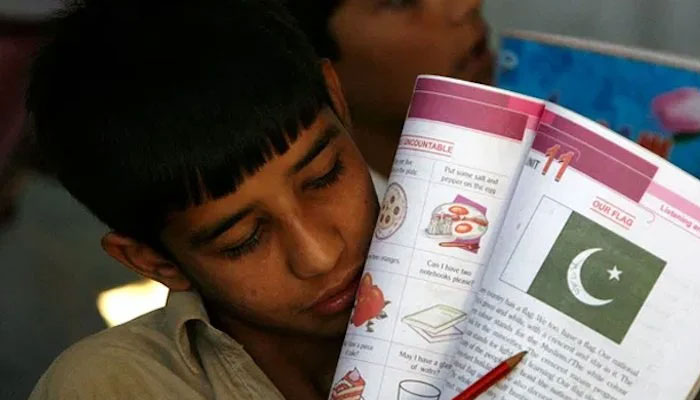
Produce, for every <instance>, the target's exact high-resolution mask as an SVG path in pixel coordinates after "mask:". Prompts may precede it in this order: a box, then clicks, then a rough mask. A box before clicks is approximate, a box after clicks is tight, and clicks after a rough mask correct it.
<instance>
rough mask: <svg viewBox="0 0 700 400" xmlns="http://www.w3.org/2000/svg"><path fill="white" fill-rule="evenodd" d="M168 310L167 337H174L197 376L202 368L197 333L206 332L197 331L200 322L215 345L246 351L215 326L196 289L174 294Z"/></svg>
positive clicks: (166, 315)
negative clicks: (196, 351) (195, 338)
mask: <svg viewBox="0 0 700 400" xmlns="http://www.w3.org/2000/svg"><path fill="white" fill-rule="evenodd" d="M164 311H165V321H164V324H165V329H166V331H167V334H168V336H169V337H171V338H173V340H174V342H175V347H176V348H177V351H178V353H179V354H180V356H181V357H182V358H183V360H184V361H185V363H186V364H187V366H188V368H189V369H190V370H191V371H192V372H193V373H197V371H199V370H200V369H201V368H200V366H199V360H198V357H197V356H196V355H195V352H194V351H193V349H192V346H194V345H196V341H195V340H194V336H193V334H196V333H201V332H202V331H200V330H199V329H194V325H197V322H199V323H201V325H202V328H203V329H204V332H205V334H206V336H207V337H209V338H213V340H214V341H215V345H216V346H218V347H221V348H222V350H224V349H227V350H232V351H242V350H243V349H242V347H241V345H240V344H238V343H237V342H236V341H235V340H233V339H232V338H231V337H230V336H228V335H227V334H225V333H224V332H221V331H219V330H218V329H216V328H215V327H214V326H212V325H211V322H210V319H209V315H208V313H207V310H206V308H204V302H203V301H202V298H201V296H200V295H199V294H198V293H197V292H196V291H194V290H190V291H185V292H176V291H170V293H169V294H168V300H167V302H166V304H165V309H164ZM188 326H192V331H189V329H188Z"/></svg>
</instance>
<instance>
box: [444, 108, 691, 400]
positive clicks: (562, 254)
mask: <svg viewBox="0 0 700 400" xmlns="http://www.w3.org/2000/svg"><path fill="white" fill-rule="evenodd" d="M698 260H700V182H699V181H697V180H696V179H694V178H692V177H691V176H690V175H688V174H686V173H685V172H683V171H681V170H680V169H678V168H676V167H674V166H672V165H671V164H670V163H668V162H666V161H665V160H662V159H661V158H659V157H656V156H655V155H652V154H651V153H649V152H647V151H646V150H643V149H641V148H640V147H638V146H636V145H634V144H632V143H630V142H628V141H626V140H625V139H624V138H621V137H619V136H618V135H616V134H615V133H613V132H611V131H609V130H607V129H606V128H603V127H602V126H600V125H598V124H596V123H593V122H592V121H590V120H587V119H585V118H583V117H580V116H578V115H576V114H574V113H573V112H570V111H567V110H565V109H563V108H560V107H558V106H553V105H549V104H548V105H547V107H546V109H545V112H544V113H543V116H542V118H541V123H540V125H539V127H538V135H537V138H536V139H535V141H534V143H533V145H532V150H531V151H530V154H529V155H528V157H527V160H526V166H525V168H524V169H523V172H522V176H521V178H520V181H519V183H518V188H517V189H516V192H515V194H514V196H513V200H512V202H511V207H510V209H509V211H508V215H507V218H506V220H505V222H504V225H503V228H502V231H501V235H500V237H499V241H498V246H497V247H496V249H495V250H494V254H493V257H492V259H491V262H490V264H489V268H488V270H487V272H486V275H485V277H484V280H483V285H482V289H481V291H480V294H479V296H478V299H477V300H476V301H475V303H474V305H473V307H472V309H470V310H469V317H468V320H467V322H466V323H465V325H464V332H465V334H464V336H463V339H462V340H461V342H460V345H459V351H458V352H457V356H456V357H455V361H454V372H455V375H454V376H453V377H452V378H451V379H450V381H449V384H448V385H446V388H445V389H446V390H445V392H446V393H448V394H449V396H447V397H450V396H453V395H455V394H456V393H458V392H459V391H460V390H462V389H463V388H464V387H466V386H468V385H469V384H470V383H471V382H473V381H474V380H475V379H477V378H478V377H479V376H481V375H482V374H484V373H485V372H486V371H488V370H489V369H490V368H492V367H494V366H495V365H496V364H498V363H499V362H500V361H501V360H503V359H505V358H507V357H509V356H511V355H513V354H514V353H517V352H519V351H522V350H528V351H529V353H528V354H527V355H526V358H525V359H524V360H523V362H522V363H521V364H520V365H519V366H518V368H517V369H516V371H514V372H513V373H511V374H510V375H509V376H508V378H507V379H505V380H504V381H502V382H501V383H500V384H498V385H497V387H494V388H492V389H491V390H490V391H489V392H488V393H486V394H484V395H483V398H484V399H489V398H490V399H496V398H499V399H500V398H509V399H511V398H512V399H533V400H534V399H585V400H592V399H605V400H622V399H645V400H646V399H650V400H651V399H664V400H673V399H684V398H686V397H687V396H688V395H689V394H690V392H691V390H692V387H693V385H694V383H695V382H696V381H697V379H698V376H699V375H700V346H698V338H699V337H700V314H698V312H697V310H698V309H700V268H698V267H699V266H700V265H698Z"/></svg>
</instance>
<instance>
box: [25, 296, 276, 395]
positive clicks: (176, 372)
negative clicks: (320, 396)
mask: <svg viewBox="0 0 700 400" xmlns="http://www.w3.org/2000/svg"><path fill="white" fill-rule="evenodd" d="M44 399H46V400H48V399H61V400H63V399H77V400H82V399H101V400H112V399H140V400H141V399H143V400H147V399H154V400H155V399H158V400H161V399H236V400H238V399H241V400H244V399H251V400H252V399H255V400H260V399H273V400H274V399H284V397H283V396H282V394H281V393H280V392H279V391H278V390H277V388H275V386H274V385H273V384H272V382H271V381H270V380H269V379H268V378H267V376H265V374H264V373H263V372H262V371H261V370H260V368H258V366H257V365H256V364H255V362H254V361H253V359H252V358H251V357H250V356H249V355H248V354H247V353H246V352H245V351H244V350H243V347H242V346H241V345H240V344H238V343H237V342H236V341H234V340H233V339H231V337H230V336H228V335H227V334H225V333H223V332H222V331H220V330H218V329H216V328H214V327H213V326H212V325H211V324H210V322H209V317H208V316H207V312H206V310H205V309H204V305H203V304H202V300H201V298H200V297H199V295H197V294H196V293H194V292H172V293H171V294H170V296H169V297H168V302H167V304H166V306H165V307H164V308H162V309H159V310H156V311H154V312H152V313H150V314H147V315H144V316H143V317H140V318H137V319H135V320H133V321H131V322H128V323H126V324H124V325H120V326H117V327H114V328H111V329H107V330H105V331H102V332H100V333H97V334H95V335H93V336H90V337H88V338H86V339H84V340H82V341H80V342H78V343H77V344H75V345H73V346H71V347H70V348H69V349H68V350H66V351H65V352H63V354H61V355H60V356H59V357H58V358H57V359H56V360H55V361H54V362H53V364H51V366H50V367H49V369H48V370H47V371H46V373H44V375H43V376H42V377H41V379H40V380H39V382H38V383H37V386H36V387H35V388H34V391H33V392H32V394H31V396H30V400H44Z"/></svg>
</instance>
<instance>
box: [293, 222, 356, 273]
mask: <svg viewBox="0 0 700 400" xmlns="http://www.w3.org/2000/svg"><path fill="white" fill-rule="evenodd" d="M289 236H290V239H291V240H289V242H288V243H289V246H290V248H289V250H288V254H289V265H290V268H291V270H292V272H293V273H294V275H296V276H297V277H299V278H301V279H309V278H313V277H315V276H318V275H323V274H326V273H328V272H330V271H331V270H333V269H334V268H335V267H336V265H337V264H338V261H339V260H340V257H341V254H342V253H343V251H344V250H345V241H344V240H343V238H342V236H341V235H340V232H338V231H336V230H335V229H332V228H331V227H326V226H323V224H317V223H314V221H309V220H304V219H303V218H293V219H291V220H290V221H289Z"/></svg>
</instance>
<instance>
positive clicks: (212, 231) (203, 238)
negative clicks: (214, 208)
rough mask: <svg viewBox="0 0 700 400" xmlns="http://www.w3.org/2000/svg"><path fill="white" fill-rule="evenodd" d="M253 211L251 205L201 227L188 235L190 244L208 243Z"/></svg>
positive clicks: (199, 245)
mask: <svg viewBox="0 0 700 400" xmlns="http://www.w3.org/2000/svg"><path fill="white" fill-rule="evenodd" d="M252 211H253V208H252V207H248V208H246V209H244V210H242V211H239V212H237V213H235V214H233V215H231V216H229V217H226V218H224V219H222V220H221V221H219V222H217V223H216V224H215V225H213V226H211V227H206V228H203V229H201V230H199V231H197V232H195V233H194V234H193V235H192V236H191V237H190V246H192V247H195V248H196V247H201V246H203V245H205V244H207V243H210V242H211V241H213V240H214V239H216V238H217V237H219V236H220V235H221V234H222V233H224V232H226V231H227V230H229V229H231V227H232V226H234V225H236V223H238V221H240V220H242V219H243V218H245V217H246V215H248V214H250V213H251V212H252Z"/></svg>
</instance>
